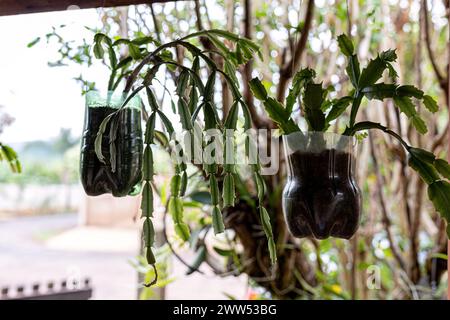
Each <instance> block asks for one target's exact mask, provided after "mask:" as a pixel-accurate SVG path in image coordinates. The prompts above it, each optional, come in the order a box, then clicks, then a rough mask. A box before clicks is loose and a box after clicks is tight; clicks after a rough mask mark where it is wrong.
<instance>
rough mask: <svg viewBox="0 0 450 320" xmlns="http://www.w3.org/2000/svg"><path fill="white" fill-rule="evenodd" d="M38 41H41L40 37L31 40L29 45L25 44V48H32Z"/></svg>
mask: <svg viewBox="0 0 450 320" xmlns="http://www.w3.org/2000/svg"><path fill="white" fill-rule="evenodd" d="M39 41H41V37H37V38H35V39H34V40H32V41H31V42H29V43H28V44H27V48H31V47H33V46H34V45H36V44H37V43H38V42H39Z"/></svg>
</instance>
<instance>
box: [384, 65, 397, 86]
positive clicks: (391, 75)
mask: <svg viewBox="0 0 450 320" xmlns="http://www.w3.org/2000/svg"><path fill="white" fill-rule="evenodd" d="M386 66H387V68H388V74H389V78H391V80H392V81H393V82H396V81H397V78H398V73H397V71H396V70H395V68H394V66H393V65H392V64H391V63H389V62H387V63H386Z"/></svg>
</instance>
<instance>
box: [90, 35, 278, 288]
mask: <svg viewBox="0 0 450 320" xmlns="http://www.w3.org/2000/svg"><path fill="white" fill-rule="evenodd" d="M199 38H203V39H207V40H208V41H210V42H211V43H213V44H214V46H215V48H216V49H217V50H216V49H214V50H205V51H202V50H201V49H199V48H198V47H197V46H196V45H195V44H193V43H192V42H191V41H192V40H198V39H199ZM224 40H225V41H226V42H227V45H225V44H224V42H225V41H224ZM150 43H152V44H153V45H154V49H153V50H151V51H148V50H147V44H150ZM121 45H125V46H127V47H128V50H129V56H125V57H122V58H121V59H118V58H117V53H116V48H117V47H119V46H121ZM105 48H106V50H105ZM174 48H175V49H177V48H184V50H186V52H188V53H189V54H190V56H191V57H190V60H189V61H190V63H189V65H186V63H185V61H179V60H177V59H174V58H173V57H172V54H171V51H170V49H174ZM230 48H233V49H230ZM94 53H95V55H96V57H97V58H103V56H104V55H105V53H107V54H108V55H109V59H108V60H109V67H110V69H111V76H110V80H109V82H108V83H109V84H108V90H110V91H114V90H118V87H119V85H120V83H121V82H122V80H125V85H124V89H123V91H122V95H123V104H122V107H120V108H119V109H118V110H117V111H115V112H113V113H111V114H110V115H108V116H107V117H106V118H105V119H104V120H103V122H102V123H101V124H100V127H99V130H98V133H97V138H96V140H95V152H96V154H97V157H98V159H99V160H100V161H101V162H103V163H106V159H105V155H104V150H105V149H104V148H102V144H103V142H104V136H108V137H109V162H110V163H111V166H113V167H114V162H115V161H116V159H117V154H116V153H117V151H116V147H115V140H116V136H117V131H118V130H120V129H119V128H118V126H117V125H115V122H114V121H115V119H117V118H118V116H119V115H120V113H121V112H122V111H123V110H124V107H125V106H126V105H127V103H128V102H129V101H131V99H133V98H134V97H136V96H137V95H139V94H140V93H143V92H145V93H146V98H147V99H146V101H147V104H146V105H144V104H143V105H142V108H143V110H144V112H143V115H144V118H145V119H144V120H145V122H146V125H145V134H144V150H143V155H142V163H143V166H142V202H141V210H142V219H143V235H144V239H143V241H144V243H145V249H146V258H147V262H148V263H149V264H150V265H152V266H153V268H154V272H155V279H154V280H153V281H151V282H150V283H147V284H145V285H146V286H150V285H153V284H155V283H156V281H157V272H156V268H155V263H156V261H155V255H154V251H153V248H154V245H155V230H154V226H153V222H152V218H153V211H154V204H153V193H154V183H153V176H154V163H153V151H152V146H153V145H154V144H160V145H161V146H162V147H164V148H165V149H166V150H167V151H169V152H172V151H174V150H177V152H178V154H179V155H180V154H181V156H182V159H183V161H174V172H175V174H174V175H173V177H172V179H171V182H170V197H169V200H168V203H167V204H166V205H167V210H168V212H169V213H170V214H171V216H172V219H173V223H174V228H175V232H176V234H177V235H178V237H179V238H180V239H181V240H182V241H185V242H186V241H188V240H190V239H192V238H193V236H192V235H191V230H190V228H189V225H188V224H187V223H186V222H185V218H184V217H183V215H184V205H183V197H185V196H186V190H187V188H188V180H189V174H188V172H187V169H188V167H187V163H194V161H192V160H193V159H192V157H194V153H193V152H190V151H191V150H186V149H183V147H182V144H181V141H179V140H178V138H177V135H176V132H175V131H176V130H175V128H174V127H175V126H174V125H173V124H172V123H171V121H170V120H169V117H167V115H166V114H165V112H164V111H163V110H162V106H161V105H160V102H158V99H157V95H155V92H154V90H155V89H154V84H155V83H154V82H155V81H156V82H158V83H159V84H161V85H163V84H162V81H160V80H159V79H158V78H157V77H156V75H157V72H158V70H159V69H160V68H161V67H163V66H165V67H166V68H168V69H169V70H170V72H171V74H172V75H173V76H174V82H175V84H176V90H175V92H174V94H172V92H170V90H169V89H168V88H167V87H166V86H165V85H163V87H164V90H165V91H166V92H168V94H169V95H170V97H171V100H172V101H171V104H172V109H173V111H174V112H176V113H177V114H178V116H179V122H180V124H181V128H182V129H183V132H184V133H187V134H188V135H189V136H190V137H191V138H192V140H195V139H198V137H200V138H199V139H200V147H201V148H202V149H205V148H207V146H208V144H209V143H214V140H215V139H216V138H217V137H212V136H208V135H203V134H201V132H206V131H207V130H210V129H214V130H215V131H216V132H217V131H218V132H219V133H220V135H221V136H222V137H224V138H225V140H226V141H227V142H226V143H225V145H224V149H225V150H224V151H225V152H223V155H225V154H227V152H226V150H227V149H228V150H230V149H234V148H235V147H236V141H235V137H234V136H233V134H231V135H230V134H229V132H230V130H231V132H234V130H236V129H237V128H238V123H242V127H243V129H244V130H248V129H250V128H251V126H252V119H251V115H250V112H249V109H248V106H247V105H246V103H245V101H244V99H243V98H242V95H241V93H240V90H239V81H238V79H237V77H236V69H237V68H238V66H239V65H242V64H245V63H246V62H247V61H249V60H250V59H251V58H253V57H254V55H256V54H259V48H258V46H257V45H255V44H254V43H253V42H252V41H250V40H248V39H246V38H243V37H240V36H238V35H235V34H233V33H230V32H226V31H222V30H206V31H200V32H197V33H193V34H190V35H188V36H185V37H183V38H180V39H177V40H175V41H172V42H168V43H165V44H160V43H158V42H157V41H155V40H154V39H152V38H151V37H144V38H139V39H134V40H128V39H118V40H116V41H113V40H111V39H110V38H108V37H107V36H106V35H104V34H97V35H96V36H95V39H94ZM215 55H218V56H220V57H221V58H222V61H223V66H219V65H218V64H217V63H216V61H215V60H214V59H213V57H214V56H215ZM118 60H119V61H118ZM205 72H207V73H208V76H207V81H206V83H204V82H203V80H202V73H203V74H204V73H205ZM218 76H220V77H222V78H223V79H225V81H226V83H227V84H228V87H229V89H230V91H231V94H232V98H233V99H232V100H233V101H232V104H231V107H230V109H229V110H228V113H227V114H226V117H223V118H222V119H221V118H220V116H219V115H218V112H217V108H216V105H215V102H214V92H215V81H216V77H218ZM175 96H176V98H175ZM240 112H241V113H242V115H243V121H242V122H240V121H238V118H239V114H240ZM201 115H202V119H201ZM158 119H159V120H160V124H161V126H162V127H163V130H158V129H157V120H158ZM198 132H200V135H199V134H198ZM253 143H254V141H252V140H251V139H250V138H248V139H245V150H246V152H245V153H246V157H249V156H250V150H253V149H254V145H253ZM103 147H104V146H103ZM223 155H220V157H222V156H223ZM218 156H219V155H218V154H214V158H215V159H217V157H218ZM228 160H229V159H228ZM194 166H195V169H196V170H198V171H199V172H200V173H201V176H202V177H203V179H205V180H206V181H208V185H209V193H210V201H209V203H210V207H211V212H210V215H211V221H212V222H211V223H210V224H209V225H206V227H205V228H206V229H209V228H211V227H212V229H213V230H214V233H215V234H219V233H222V232H224V229H225V226H224V222H223V217H222V211H223V210H224V209H225V208H227V207H232V206H234V204H235V200H236V189H238V190H239V193H240V194H241V195H242V196H243V197H244V196H246V194H248V191H247V190H246V189H247V187H246V186H245V184H244V183H243V182H242V181H241V178H240V176H239V173H238V172H237V169H236V165H235V164H234V162H233V161H224V159H223V158H222V160H219V161H215V162H213V163H202V164H196V163H195V164H194ZM250 168H251V172H252V175H253V179H254V185H255V186H256V193H257V197H256V199H253V198H252V197H251V196H247V198H248V201H249V202H252V203H255V207H256V209H257V210H258V212H259V218H260V224H261V226H262V231H263V232H264V234H265V235H266V238H267V243H268V251H269V254H270V260H271V262H272V264H273V263H275V261H276V259H277V258H276V246H275V241H274V237H273V233H272V227H271V221H270V216H269V213H268V212H267V210H266V209H265V207H264V204H263V201H264V198H265V184H264V180H263V178H262V176H261V173H260V164H259V162H258V161H256V162H255V163H253V164H251V165H250ZM196 237H198V234H197V235H196ZM218 250H219V249H218ZM219 251H220V250H219ZM225 251H226V250H222V251H221V253H222V254H224V255H228V252H225ZM198 252H199V254H198V258H197V259H196V261H195V262H194V263H193V265H192V266H190V270H191V271H190V272H193V271H196V269H198V267H199V266H200V264H201V263H202V262H203V261H204V260H205V247H204V246H203V247H202V248H200V249H199V250H198ZM234 257H235V256H234ZM235 258H236V257H235Z"/></svg>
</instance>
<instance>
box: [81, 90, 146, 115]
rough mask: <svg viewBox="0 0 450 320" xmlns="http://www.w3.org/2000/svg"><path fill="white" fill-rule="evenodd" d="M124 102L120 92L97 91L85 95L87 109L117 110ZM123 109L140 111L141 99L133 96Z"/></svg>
mask: <svg viewBox="0 0 450 320" xmlns="http://www.w3.org/2000/svg"><path fill="white" fill-rule="evenodd" d="M125 100H126V96H124V95H123V93H122V92H121V91H98V90H91V91H88V92H87V93H86V106H87V107H89V108H101V107H108V108H112V109H119V108H120V107H122V105H123V103H124V102H125ZM124 108H134V109H137V110H139V111H140V110H141V98H140V97H139V95H135V96H134V97H133V98H131V99H130V101H128V102H127V104H126V105H125V106H124Z"/></svg>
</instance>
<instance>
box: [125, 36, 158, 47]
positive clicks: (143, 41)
mask: <svg viewBox="0 0 450 320" xmlns="http://www.w3.org/2000/svg"><path fill="white" fill-rule="evenodd" d="M131 42H133V43H134V44H136V45H138V46H142V45H144V44H149V43H154V44H156V45H158V41H156V40H155V39H154V38H152V37H150V36H144V37H138V38H135V39H133V40H131Z"/></svg>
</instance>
